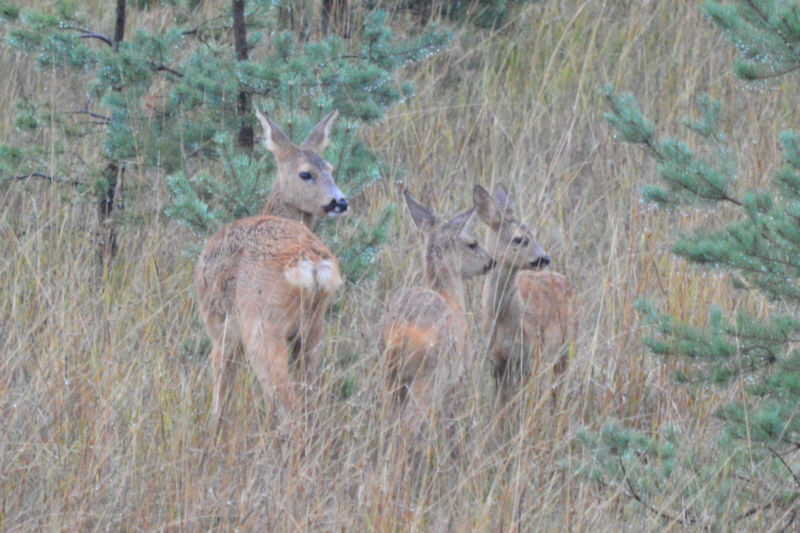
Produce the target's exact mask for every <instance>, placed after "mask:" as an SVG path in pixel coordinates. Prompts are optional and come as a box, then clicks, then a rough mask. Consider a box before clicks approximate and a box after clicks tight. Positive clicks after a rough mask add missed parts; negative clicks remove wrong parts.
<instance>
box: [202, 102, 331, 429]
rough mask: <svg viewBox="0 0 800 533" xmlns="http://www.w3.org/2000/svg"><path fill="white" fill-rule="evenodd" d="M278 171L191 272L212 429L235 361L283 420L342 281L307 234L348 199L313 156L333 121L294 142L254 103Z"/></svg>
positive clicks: (310, 368) (308, 370)
mask: <svg viewBox="0 0 800 533" xmlns="http://www.w3.org/2000/svg"><path fill="white" fill-rule="evenodd" d="M256 115H257V117H258V119H259V122H260V123H261V126H262V127H263V129H264V145H265V147H266V148H267V149H268V150H269V151H270V152H271V153H272V154H273V156H274V157H275V160H276V162H277V176H276V179H275V182H274V185H273V187H272V190H271V192H270V196H269V198H268V202H267V205H266V207H265V209H264V211H263V212H262V214H261V215H259V216H253V217H248V218H243V219H240V220H237V221H235V222H232V223H230V224H228V225H226V226H224V227H223V228H221V229H220V230H219V231H218V232H217V233H216V234H214V235H213V236H212V237H211V239H210V240H209V241H208V243H207V244H206V247H205V249H204V250H203V252H202V253H201V254H200V258H199V260H198V263H197V266H196V269H195V287H196V290H197V297H198V302H199V307H200V313H201V315H202V317H203V320H204V322H205V325H206V329H207V331H208V334H209V336H210V337H211V340H212V343H213V347H212V350H211V355H210V360H211V364H212V370H213V381H214V387H213V400H212V401H213V407H212V417H213V419H214V425H215V427H216V428H217V431H218V430H219V428H220V422H221V420H222V416H223V412H224V408H225V403H226V402H227V399H228V396H229V394H230V386H231V383H232V381H233V378H234V376H235V373H236V369H237V365H238V364H239V361H240V360H241V359H242V358H243V357H244V358H246V359H247V361H248V362H249V363H250V366H251V367H252V369H253V371H254V372H255V374H256V376H257V378H258V381H259V383H260V385H261V387H262V389H263V392H264V396H265V399H266V401H267V406H268V407H269V406H270V405H272V406H273V407H274V408H275V411H276V413H277V414H278V416H279V417H280V418H281V419H282V420H283V419H285V418H286V416H287V415H288V414H290V413H291V412H292V411H293V410H294V409H296V406H297V403H298V391H297V390H296V388H297V386H296V385H295V384H294V383H293V381H292V380H291V379H290V363H294V365H295V369H294V371H295V373H297V374H299V378H300V379H299V380H300V381H302V382H305V383H306V384H307V385H313V383H314V380H315V378H316V372H317V365H318V359H319V351H320V349H321V346H320V344H321V340H322V336H323V332H324V327H325V325H324V314H325V309H326V307H327V305H328V301H329V299H330V297H331V295H332V294H333V293H334V292H335V291H336V290H337V289H338V288H339V287H340V286H341V285H342V278H341V275H340V273H339V266H338V262H337V260H336V257H334V255H333V254H332V253H331V252H330V250H328V248H327V247H326V246H325V245H324V244H323V243H322V242H321V241H320V240H319V239H318V238H317V237H316V236H315V235H314V234H313V233H312V232H311V229H310V228H311V226H312V224H313V221H314V217H316V216H336V215H340V214H342V213H344V212H345V211H346V210H347V200H346V199H345V198H344V195H342V193H341V191H340V190H339V189H338V187H336V184H335V183H334V181H333V178H332V177H331V171H332V167H331V166H330V165H329V164H328V163H327V162H326V161H325V160H324V159H322V157H320V155H319V153H320V152H322V150H324V148H325V147H326V146H327V145H328V142H329V137H330V130H331V127H332V124H333V121H334V120H335V118H336V112H335V111H334V112H332V113H331V114H329V115H328V116H326V117H325V118H323V119H322V120H321V121H320V122H319V123H318V124H317V125H316V126H315V127H314V128H313V130H312V131H311V133H310V134H309V135H308V137H307V138H306V140H305V141H303V142H302V143H301V144H300V145H295V144H293V143H292V142H291V141H290V140H289V138H288V137H287V136H286V135H285V134H284V133H283V132H282V131H281V130H280V128H278V127H277V126H276V125H275V124H274V123H273V122H272V121H271V120H270V119H268V118H267V117H265V116H264V115H262V114H261V113H260V112H259V111H258V110H256Z"/></svg>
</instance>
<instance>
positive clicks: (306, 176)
mask: <svg viewBox="0 0 800 533" xmlns="http://www.w3.org/2000/svg"><path fill="white" fill-rule="evenodd" d="M300 179H301V180H303V181H311V180H313V179H314V176H312V175H311V173H310V172H306V171H303V172H301V173H300Z"/></svg>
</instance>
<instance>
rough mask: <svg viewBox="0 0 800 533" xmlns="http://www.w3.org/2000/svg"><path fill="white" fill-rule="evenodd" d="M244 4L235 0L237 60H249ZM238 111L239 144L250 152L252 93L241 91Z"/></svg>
mask: <svg viewBox="0 0 800 533" xmlns="http://www.w3.org/2000/svg"><path fill="white" fill-rule="evenodd" d="M244 6H245V0H233V6H232V13H233V45H234V48H235V49H236V60H237V61H247V58H248V54H249V51H248V48H247V24H246V20H245V15H244ZM236 113H237V114H238V115H239V146H240V147H241V148H243V149H244V150H246V151H248V152H250V151H252V150H253V124H252V123H251V122H250V95H249V94H248V93H247V92H246V91H240V92H239V96H238V97H237V100H236Z"/></svg>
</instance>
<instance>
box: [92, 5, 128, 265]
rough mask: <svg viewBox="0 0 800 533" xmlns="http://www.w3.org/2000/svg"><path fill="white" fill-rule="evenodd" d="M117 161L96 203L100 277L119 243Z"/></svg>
mask: <svg viewBox="0 0 800 533" xmlns="http://www.w3.org/2000/svg"><path fill="white" fill-rule="evenodd" d="M125 18H126V0H117V13H116V21H115V23H114V44H113V47H114V50H115V51H117V50H119V43H121V42H122V41H123V39H124V38H125ZM124 171H125V169H124V168H123V169H121V170H120V166H119V161H111V162H109V163H108V165H107V166H106V168H105V170H104V171H103V177H104V178H105V182H106V190H105V192H104V193H103V194H101V195H100V199H99V200H98V203H97V233H98V249H97V258H98V266H99V269H100V275H101V276H102V272H103V270H105V268H106V266H108V263H109V262H110V261H111V260H112V259H113V258H114V257H115V256H116V255H117V251H118V250H119V243H118V240H117V228H116V226H114V221H113V219H112V215H113V213H114V206H115V199H117V196H118V194H117V193H118V187H119V186H120V185H121V184H122V180H121V178H122V173H123V172H124Z"/></svg>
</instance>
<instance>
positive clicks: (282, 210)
mask: <svg viewBox="0 0 800 533" xmlns="http://www.w3.org/2000/svg"><path fill="white" fill-rule="evenodd" d="M261 214H262V215H269V216H273V217H281V218H289V219H291V220H297V221H298V222H302V223H303V224H305V225H306V227H307V228H308V229H310V230H313V229H314V215H312V214H311V213H306V212H305V211H301V210H300V209H298V208H296V207H294V206H292V205H289V204H288V203H287V202H286V198H285V197H284V195H283V192H282V191H281V190H280V187H279V186H278V185H277V184H275V185H273V187H272V190H271V191H270V193H269V196H268V197H267V205H266V206H265V207H264V210H263V211H262V212H261Z"/></svg>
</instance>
